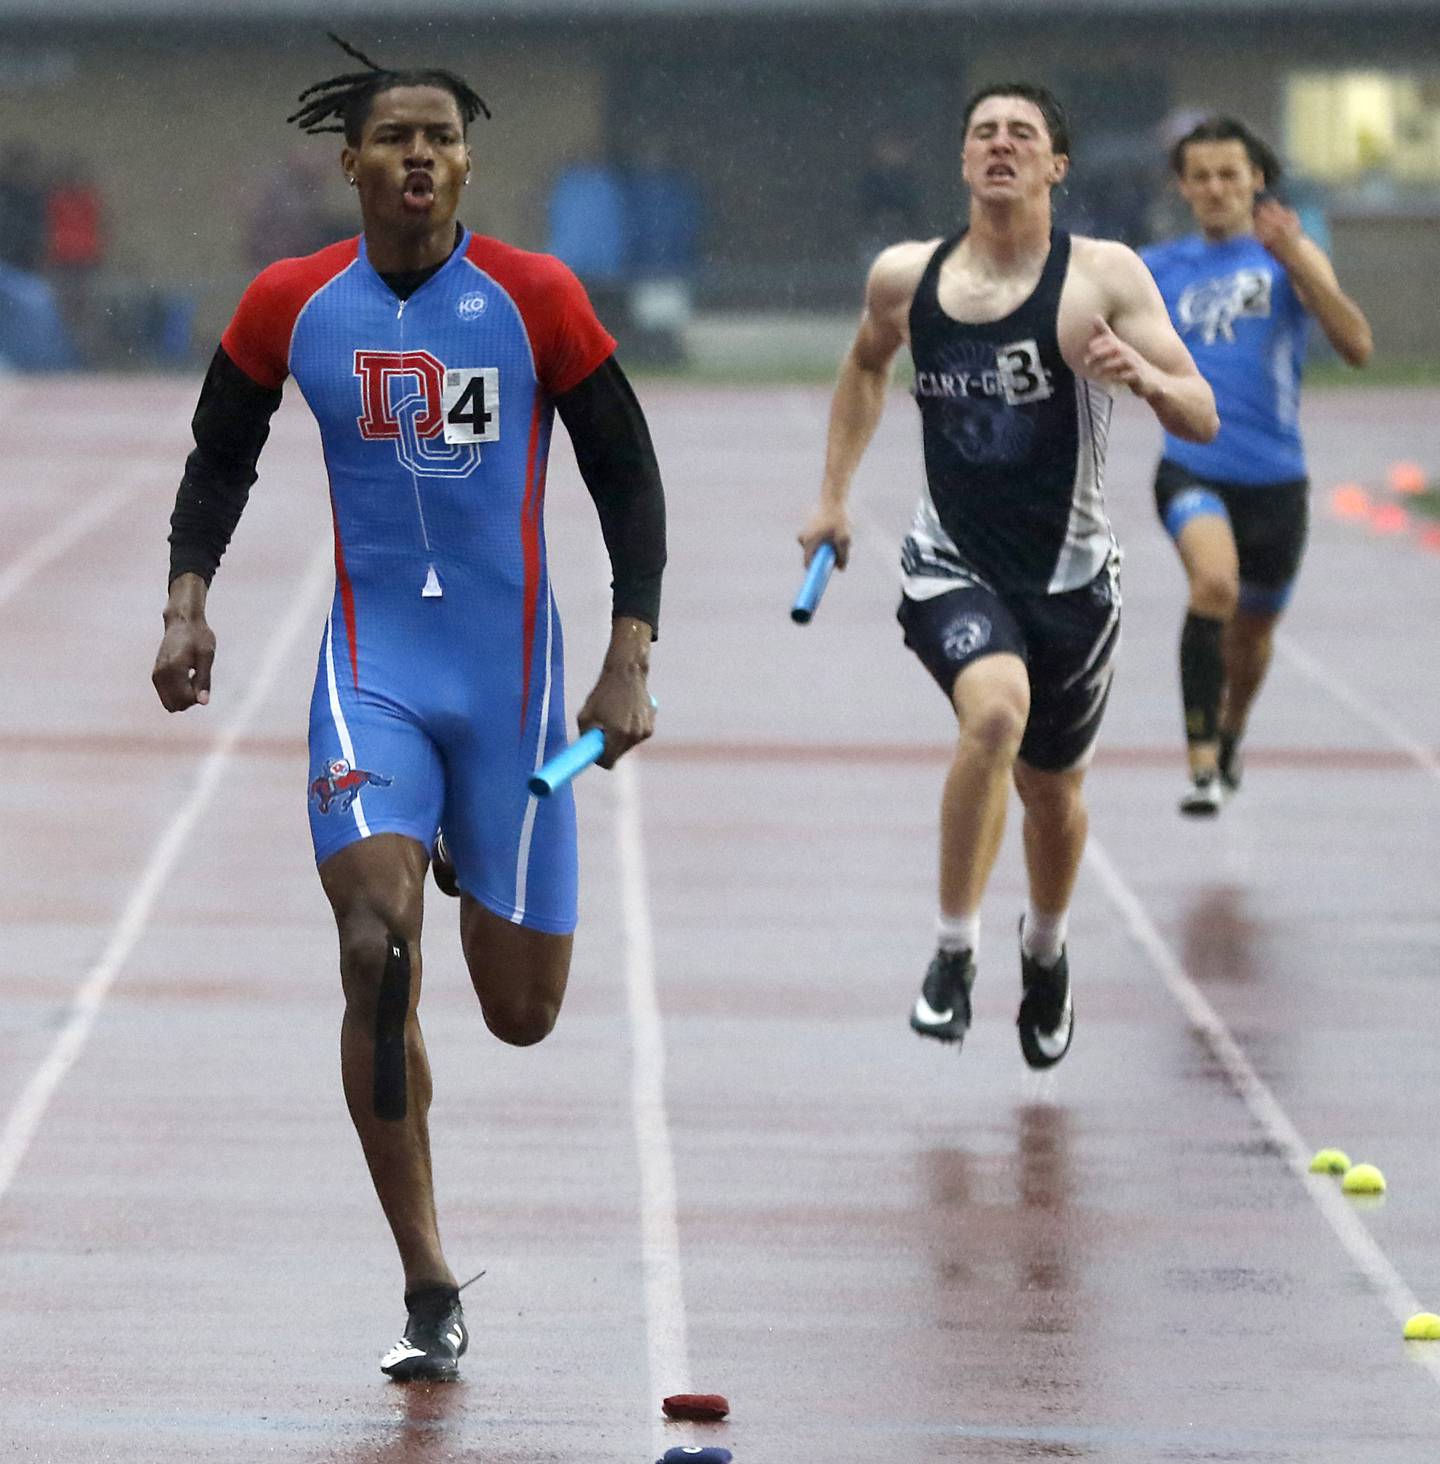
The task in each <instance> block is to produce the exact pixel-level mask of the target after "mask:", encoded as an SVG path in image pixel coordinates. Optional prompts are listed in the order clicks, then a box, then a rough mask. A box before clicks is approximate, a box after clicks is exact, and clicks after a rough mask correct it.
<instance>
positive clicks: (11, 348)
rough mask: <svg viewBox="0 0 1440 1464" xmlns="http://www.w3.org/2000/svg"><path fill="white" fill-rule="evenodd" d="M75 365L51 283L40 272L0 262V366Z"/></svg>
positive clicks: (18, 368) (37, 368)
mask: <svg viewBox="0 0 1440 1464" xmlns="http://www.w3.org/2000/svg"><path fill="white" fill-rule="evenodd" d="M75 364H76V363H75V353H74V351H73V350H72V349H71V347H70V337H69V333H68V332H67V331H66V329H65V323H64V321H63V320H62V318H61V315H60V311H59V309H58V307H57V306H56V303H55V292H54V291H53V290H52V289H51V288H50V286H49V284H48V283H47V282H46V281H45V280H43V279H41V277H40V276H39V275H38V274H31V273H30V272H29V271H27V270H21V269H13V268H12V267H11V266H10V265H8V264H0V367H4V368H7V369H11V370H15V371H63V370H66V369H67V368H69V367H71V366H74V365H75Z"/></svg>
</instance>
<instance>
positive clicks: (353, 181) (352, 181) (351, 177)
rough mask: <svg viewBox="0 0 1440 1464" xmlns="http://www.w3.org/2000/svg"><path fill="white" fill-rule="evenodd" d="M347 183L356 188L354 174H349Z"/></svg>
mask: <svg viewBox="0 0 1440 1464" xmlns="http://www.w3.org/2000/svg"><path fill="white" fill-rule="evenodd" d="M346 182H348V183H349V184H350V186H351V187H352V188H353V187H354V186H355V175H354V173H347V174H346Z"/></svg>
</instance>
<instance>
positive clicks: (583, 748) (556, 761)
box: [530, 727, 605, 798]
mask: <svg viewBox="0 0 1440 1464" xmlns="http://www.w3.org/2000/svg"><path fill="white" fill-rule="evenodd" d="M604 755H605V733H604V732H603V731H601V729H600V728H599V727H592V728H591V729H590V730H589V731H588V732H586V733H585V734H584V735H583V736H581V737H577V738H576V739H575V741H574V742H572V743H571V744H570V746H569V747H567V748H566V749H565V750H564V752H557V753H556V754H555V756H554V757H552V758H551V759H550V761H549V762H547V763H546V764H544V766H543V767H541V769H540V770H539V771H538V772H537V773H535V774H534V775H533V776H532V777H531V779H530V791H531V792H532V793H533V794H534V795H535V796H536V797H537V798H548V797H549V796H550V795H551V794H552V793H553V792H555V790H556V789H557V788H563V787H564V786H565V785H566V783H568V782H569V781H570V779H571V778H573V777H574V776H575V775H576V774H577V773H583V772H584V771H585V769H586V768H588V767H589V766H590V764H591V763H593V762H596V761H598V760H599V759H600V758H601V757H603V756H604Z"/></svg>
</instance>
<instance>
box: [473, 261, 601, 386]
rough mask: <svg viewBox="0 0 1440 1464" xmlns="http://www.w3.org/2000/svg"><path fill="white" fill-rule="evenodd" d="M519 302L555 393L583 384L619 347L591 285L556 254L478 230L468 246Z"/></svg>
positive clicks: (539, 364)
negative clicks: (590, 291)
mask: <svg viewBox="0 0 1440 1464" xmlns="http://www.w3.org/2000/svg"><path fill="white" fill-rule="evenodd" d="M465 252H466V256H467V257H468V258H469V260H470V262H471V263H472V264H474V265H476V266H477V267H478V268H480V269H483V270H484V271H485V273H486V274H488V275H489V276H490V277H491V278H492V279H493V280H494V281H495V282H496V284H498V285H500V286H501V288H502V289H504V290H505V291H506V292H507V293H508V294H509V296H510V298H511V299H512V300H514V301H515V304H516V305H517V306H518V307H519V310H520V315H521V318H522V319H523V320H524V322H525V329H526V331H527V332H528V333H529V336H530V348H531V350H532V351H533V352H534V355H535V374H536V375H537V376H538V377H539V378H540V384H541V386H543V387H544V388H545V390H546V392H548V393H549V395H550V396H552V397H554V396H560V395H561V394H562V393H564V392H567V391H569V390H570V388H571V387H572V386H578V385H579V384H580V383H581V382H582V381H584V380H585V378H586V377H587V376H589V375H590V373H591V372H592V371H594V370H595V368H596V367H597V366H599V365H601V364H602V363H603V362H604V361H606V360H607V359H608V358H609V357H610V356H611V354H612V353H613V352H614V350H615V337H614V336H612V335H611V334H610V332H609V331H608V330H606V329H605V327H604V326H603V325H601V324H600V321H599V318H598V317H597V316H596V314H595V308H594V306H592V305H591V303H590V297H589V296H588V295H587V294H586V293H585V286H584V285H582V284H581V283H580V281H579V280H578V279H576V278H575V276H574V274H573V273H572V272H571V271H570V269H569V267H568V266H567V265H565V264H563V263H562V262H561V261H560V260H558V259H556V258H555V257H554V255H551V254H529V253H527V252H526V251H525V250H523V249H514V248H512V247H511V246H510V245H508V244H501V243H499V242H498V241H497V240H495V239H486V238H482V237H481V236H480V235H478V234H477V235H474V236H473V237H472V238H471V240H470V245H469V247H468V248H467V249H466V251H465Z"/></svg>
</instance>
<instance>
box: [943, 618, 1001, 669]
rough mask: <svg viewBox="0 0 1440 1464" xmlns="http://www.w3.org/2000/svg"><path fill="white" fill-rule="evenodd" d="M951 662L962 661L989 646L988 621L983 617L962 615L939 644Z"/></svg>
mask: <svg viewBox="0 0 1440 1464" xmlns="http://www.w3.org/2000/svg"><path fill="white" fill-rule="evenodd" d="M941 644H942V645H943V646H944V647H945V654H946V655H947V656H948V657H949V658H950V659H951V660H952V661H963V660H965V659H966V658H967V657H969V656H973V655H974V654H975V652H976V651H978V650H982V649H983V648H984V647H985V646H987V645H989V644H990V620H989V617H988V616H985V615H962V616H961V617H960V619H959V620H957V621H955V623H954V624H953V625H951V626H950V628H949V629H948V630H947V631H946V632H945V639H944V640H943V641H942V642H941Z"/></svg>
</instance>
